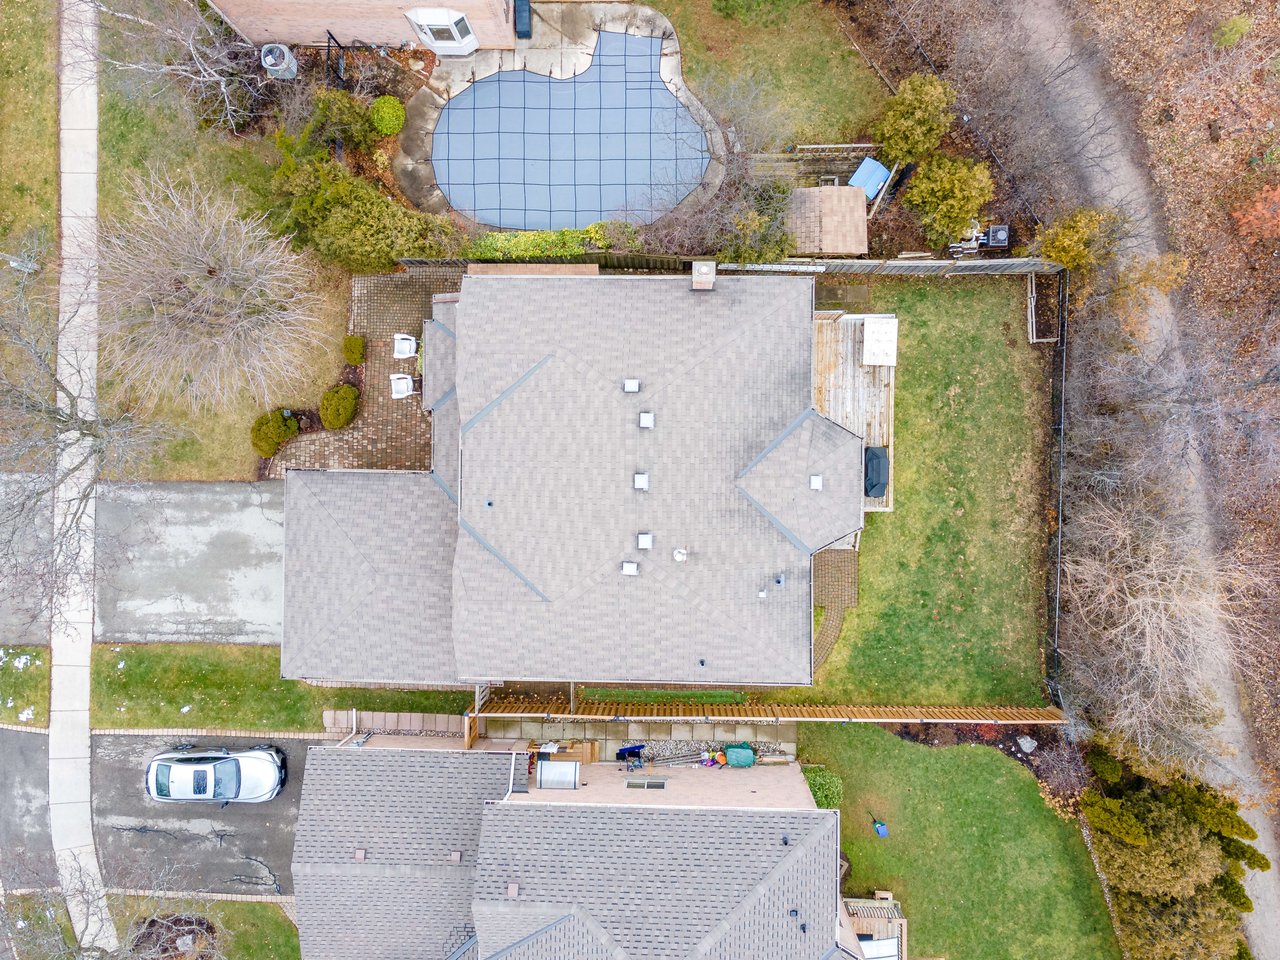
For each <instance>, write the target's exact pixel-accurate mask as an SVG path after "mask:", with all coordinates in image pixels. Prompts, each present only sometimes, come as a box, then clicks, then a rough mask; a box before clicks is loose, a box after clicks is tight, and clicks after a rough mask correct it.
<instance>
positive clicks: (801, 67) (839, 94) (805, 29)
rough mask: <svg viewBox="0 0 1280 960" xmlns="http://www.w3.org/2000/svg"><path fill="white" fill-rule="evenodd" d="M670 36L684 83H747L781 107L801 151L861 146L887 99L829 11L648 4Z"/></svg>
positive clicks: (742, 0)
mask: <svg viewBox="0 0 1280 960" xmlns="http://www.w3.org/2000/svg"><path fill="white" fill-rule="evenodd" d="M649 5H650V6H651V7H653V8H654V9H655V10H658V11H660V12H662V13H663V14H665V15H666V16H667V18H668V19H670V20H671V23H672V25H673V26H674V27H675V28H676V36H677V37H678V38H679V40H680V55H681V59H682V60H683V63H684V75H685V79H686V80H687V81H689V83H690V85H691V86H692V88H693V89H694V92H697V88H698V79H699V78H700V77H706V76H707V75H708V74H713V75H714V74H719V75H723V76H727V77H731V78H746V77H750V78H753V80H752V82H751V83H749V84H748V86H755V85H759V86H760V87H761V88H762V89H761V90H760V96H761V99H762V100H763V101H765V102H768V103H769V104H770V105H771V106H772V105H774V104H781V105H783V106H785V107H786V112H787V114H788V116H789V117H791V118H792V119H793V121H794V123H795V125H796V126H795V130H794V131H793V132H794V135H795V136H796V138H797V139H798V141H799V142H801V143H849V142H854V141H857V140H860V139H862V138H863V136H864V134H865V132H866V128H867V126H868V124H869V123H870V122H871V121H872V120H873V119H874V118H875V117H876V116H877V115H878V113H879V111H880V107H881V105H882V104H883V102H884V100H885V98H886V97H887V96H888V91H887V90H886V89H885V88H884V86H883V85H882V84H881V83H880V81H879V80H878V79H877V78H876V76H875V74H873V73H872V72H871V70H870V69H869V68H868V67H867V66H866V64H864V63H863V61H862V58H861V57H860V56H859V55H858V52H857V51H856V50H854V49H853V47H852V46H850V44H849V41H848V39H847V38H846V37H845V36H844V34H843V33H842V32H841V31H840V27H839V25H838V24H839V17H840V13H839V12H838V10H837V8H836V7H835V6H833V5H830V4H824V3H818V2H816V0H656V2H653V3H650V4H649Z"/></svg>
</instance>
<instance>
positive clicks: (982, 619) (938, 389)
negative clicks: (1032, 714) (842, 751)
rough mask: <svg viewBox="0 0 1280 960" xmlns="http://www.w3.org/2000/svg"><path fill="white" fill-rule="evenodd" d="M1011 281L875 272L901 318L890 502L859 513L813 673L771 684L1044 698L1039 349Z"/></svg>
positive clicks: (893, 695)
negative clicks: (862, 518) (834, 616)
mask: <svg viewBox="0 0 1280 960" xmlns="http://www.w3.org/2000/svg"><path fill="white" fill-rule="evenodd" d="M857 279H858V278H850V280H851V281H854V280H857ZM1024 289H1025V288H1024V284H1023V280H1022V278H1021V277H1018V278H1015V279H1003V278H992V279H971V278H966V279H963V280H950V281H945V280H919V281H915V280H913V281H899V282H892V281H880V282H873V283H872V286H871V297H872V309H873V310H876V311H884V312H894V313H897V315H898V324H899V331H898V366H897V382H896V397H895V416H894V481H893V483H894V509H893V512H892V513H881V514H868V515H867V518H866V529H865V530H864V531H863V534H862V547H861V554H860V556H859V558H858V571H859V574H858V575H859V586H858V606H857V607H856V608H855V609H854V610H853V611H852V612H851V613H850V614H849V615H848V617H847V618H846V620H845V623H844V628H843V631H842V632H841V635H840V640H839V642H838V643H837V644H836V648H835V650H834V651H833V652H832V654H831V656H830V657H829V658H828V660H827V662H826V663H825V664H824V665H823V667H822V668H821V669H820V670H819V671H818V673H817V676H816V677H815V680H814V683H815V686H814V687H813V688H801V687H796V688H790V689H786V690H782V691H779V692H778V693H775V694H772V695H771V696H770V698H771V699H783V700H789V701H796V702H803V701H820V702H826V703H867V704H922V705H928V704H965V705H974V704H1008V705H1036V706H1039V705H1042V704H1043V699H1042V695H1041V685H1040V678H1041V676H1042V641H1043V638H1044V637H1045V634H1046V629H1047V627H1046V609H1045V571H1044V555H1045V549H1046V543H1047V539H1046V538H1047V532H1046V529H1045V512H1044V511H1045V507H1044V499H1043V498H1044V496H1045V493H1046V488H1047V483H1048V479H1047V477H1048V472H1047V468H1046V467H1045V457H1046V456H1047V452H1046V451H1047V443H1048V430H1047V418H1048V413H1049V409H1048V408H1049V400H1048V380H1047V359H1048V357H1049V354H1048V353H1047V352H1046V351H1045V350H1044V349H1043V348H1042V347H1032V346H1030V345H1029V344H1028V343H1027V342H1026V332H1025V330H1026V319H1025V316H1026V315H1025V312H1024V311H1025V303H1026V301H1025V295H1024ZM820 296H821V294H820ZM829 613H830V611H828V614H829Z"/></svg>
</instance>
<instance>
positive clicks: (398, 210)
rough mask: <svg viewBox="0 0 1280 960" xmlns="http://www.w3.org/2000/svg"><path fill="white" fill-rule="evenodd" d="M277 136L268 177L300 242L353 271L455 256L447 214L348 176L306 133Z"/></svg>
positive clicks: (373, 270) (455, 244)
mask: <svg viewBox="0 0 1280 960" xmlns="http://www.w3.org/2000/svg"><path fill="white" fill-rule="evenodd" d="M306 136H307V135H306V134H305V133H304V134H303V135H302V136H300V137H298V138H290V137H284V136H281V137H279V138H278V140H277V142H278V144H279V146H280V152H281V154H282V157H283V159H282V160H281V162H280V165H279V167H277V168H276V172H275V175H274V177H273V179H272V185H273V186H274V188H275V190H276V191H277V192H278V193H279V194H280V196H281V197H282V198H283V199H284V201H285V204H286V207H287V209H286V211H285V227H286V228H287V229H289V230H291V231H292V232H293V233H294V235H295V238H296V241H297V242H299V243H305V244H309V245H310V246H311V247H313V248H314V249H315V251H316V253H317V254H319V255H320V256H321V257H323V258H324V259H326V260H330V261H332V262H334V263H338V264H341V265H342V266H344V267H346V268H347V269H348V270H351V271H352V272H355V273H376V272H379V271H384V270H390V269H392V268H393V267H394V266H395V265H396V261H397V260H400V259H401V258H403V257H443V256H450V255H452V254H453V253H454V252H455V251H456V250H457V248H458V245H459V243H460V240H461V237H460V236H459V234H458V231H457V229H456V228H455V227H454V225H453V223H452V221H450V220H449V218H448V217H440V216H434V215H432V214H426V213H420V212H418V211H416V210H410V209H409V208H408V207H406V206H404V205H402V204H400V203H398V202H396V201H395V200H392V199H391V198H389V197H386V196H383V194H382V193H381V192H380V191H379V190H378V189H377V187H375V186H374V185H373V184H371V183H369V182H367V181H365V180H361V179H359V178H357V177H355V176H353V175H352V174H351V173H350V171H348V170H347V168H346V167H344V166H342V165H341V164H339V163H337V162H336V161H334V160H332V159H330V157H329V155H328V153H327V152H325V151H321V150H319V149H317V148H316V145H315V144H314V143H313V142H311V141H309V140H307V139H306Z"/></svg>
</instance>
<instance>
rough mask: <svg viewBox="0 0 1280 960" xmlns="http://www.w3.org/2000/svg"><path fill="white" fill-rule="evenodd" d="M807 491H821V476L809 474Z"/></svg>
mask: <svg viewBox="0 0 1280 960" xmlns="http://www.w3.org/2000/svg"><path fill="white" fill-rule="evenodd" d="M809 489H810V490H821V489H822V474H820V473H811V474H809Z"/></svg>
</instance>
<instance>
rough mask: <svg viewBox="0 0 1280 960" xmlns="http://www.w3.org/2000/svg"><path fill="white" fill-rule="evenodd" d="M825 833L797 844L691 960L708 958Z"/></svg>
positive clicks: (813, 833)
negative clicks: (745, 914) (735, 922)
mask: <svg viewBox="0 0 1280 960" xmlns="http://www.w3.org/2000/svg"><path fill="white" fill-rule="evenodd" d="M837 822H838V821H837ZM823 833H824V830H823V829H822V828H821V827H814V828H813V829H812V830H810V831H809V832H808V833H807V834H806V835H805V838H804V839H803V840H801V841H800V842H799V843H798V844H796V848H795V849H794V850H792V851H790V852H789V853H788V854H787V855H786V856H785V857H783V858H782V859H781V860H779V861H778V862H777V863H776V864H774V865H773V868H772V869H771V870H770V871H769V872H768V873H766V874H765V875H764V876H763V877H761V878H760V879H759V880H758V881H756V885H755V886H754V887H753V888H752V889H751V891H750V892H749V893H748V894H747V895H746V896H745V897H743V898H742V899H741V900H740V901H738V905H737V906H736V907H734V908H733V909H732V910H730V911H729V912H728V913H727V914H725V915H724V916H723V917H721V918H720V921H719V922H718V923H717V924H716V925H715V926H714V927H712V928H711V930H710V931H708V933H707V935H706V936H705V937H703V938H702V940H701V941H700V942H699V943H698V945H697V946H696V947H694V948H693V952H692V953H690V954H689V957H690V958H691V960H692V958H700V957H705V956H707V955H708V954H709V952H710V950H711V948H712V947H714V946H715V945H716V943H717V942H719V941H720V939H721V938H723V937H724V935H725V934H726V933H728V932H729V931H730V930H731V929H732V928H733V922H734V921H735V920H737V919H738V918H740V917H741V916H742V915H743V914H744V913H746V911H747V908H748V907H750V906H752V905H754V904H755V903H756V901H758V900H759V899H760V898H761V897H762V896H764V893H765V891H766V890H768V889H769V881H771V880H773V879H776V878H777V876H778V875H779V874H781V873H782V872H783V871H784V870H786V869H789V868H790V867H791V864H792V861H794V860H797V859H799V857H800V855H801V854H803V853H807V852H808V851H809V850H810V849H811V848H813V847H815V846H817V845H818V842H819V840H820V839H821V837H822V834H823Z"/></svg>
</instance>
